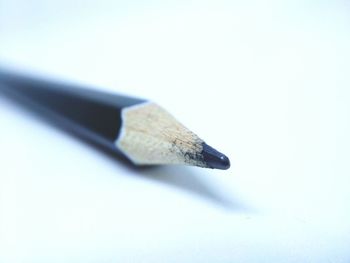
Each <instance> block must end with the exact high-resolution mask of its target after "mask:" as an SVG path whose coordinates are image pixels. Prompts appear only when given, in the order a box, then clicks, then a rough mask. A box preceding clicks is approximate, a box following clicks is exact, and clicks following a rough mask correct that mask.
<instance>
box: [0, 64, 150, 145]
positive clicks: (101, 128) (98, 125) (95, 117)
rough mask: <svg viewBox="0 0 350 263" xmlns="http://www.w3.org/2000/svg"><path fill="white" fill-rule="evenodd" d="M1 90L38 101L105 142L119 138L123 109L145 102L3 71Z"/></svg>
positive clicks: (0, 81)
mask: <svg viewBox="0 0 350 263" xmlns="http://www.w3.org/2000/svg"><path fill="white" fill-rule="evenodd" d="M0 90H2V91H5V92H7V93H11V94H13V95H15V96H20V97H22V98H24V99H26V100H27V101H30V102H31V103H33V104H36V105H37V106H39V107H40V108H41V110H42V111H48V112H49V113H53V114H54V115H56V116H58V117H60V119H61V120H64V121H65V122H66V124H67V123H68V124H69V123H70V124H71V125H72V126H74V127H77V128H79V129H78V132H79V131H80V132H83V133H85V134H89V135H90V137H94V138H96V140H99V141H102V142H103V143H104V144H113V143H114V141H115V140H116V138H117V137H118V134H119V130H120V127H121V110H122V109H123V108H124V107H127V106H132V105H135V104H139V103H142V102H143V100H140V99H134V98H130V97H126V96H120V95H113V94H107V93H102V92H97V91H93V90H89V89H83V88H79V87H76V86H73V85H68V84H61V83H55V82H52V81H47V80H40V79H35V78H31V77H27V76H22V75H17V74H13V73H7V72H1V71H0ZM43 113H44V112H43ZM94 138H90V139H94Z"/></svg>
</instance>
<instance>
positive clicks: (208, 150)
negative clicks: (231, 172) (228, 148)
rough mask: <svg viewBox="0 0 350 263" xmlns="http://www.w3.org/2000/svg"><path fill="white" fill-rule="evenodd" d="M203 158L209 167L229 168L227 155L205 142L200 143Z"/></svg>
mask: <svg viewBox="0 0 350 263" xmlns="http://www.w3.org/2000/svg"><path fill="white" fill-rule="evenodd" d="M202 146H203V150H202V155H203V160H204V162H205V163H206V164H207V165H208V167H209V168H215V169H221V170H227V169H228V168H230V160H229V159H228V157H227V156H226V155H224V154H222V153H221V152H218V151H217V150H215V149H214V148H213V147H211V146H209V145H208V144H206V143H205V142H203V144H202Z"/></svg>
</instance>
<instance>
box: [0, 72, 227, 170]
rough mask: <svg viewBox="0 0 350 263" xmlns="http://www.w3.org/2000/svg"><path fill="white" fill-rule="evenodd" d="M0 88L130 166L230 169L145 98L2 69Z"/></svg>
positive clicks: (166, 113) (221, 156) (212, 150)
mask: <svg viewBox="0 0 350 263" xmlns="http://www.w3.org/2000/svg"><path fill="white" fill-rule="evenodd" d="M0 90H1V91H2V92H3V93H5V94H7V95H11V97H12V98H16V99H17V100H18V101H21V102H22V104H23V102H26V103H30V104H31V105H34V106H36V107H37V108H39V110H40V112H41V113H43V114H49V115H50V118H53V119H55V120H56V121H58V122H60V123H62V124H65V125H66V126H69V128H70V129H72V130H74V132H75V133H77V134H79V135H80V136H83V137H84V138H87V139H89V140H91V141H93V142H94V143H96V144H98V145H99V146H102V147H103V148H106V149H108V150H111V151H112V152H113V153H115V154H118V155H122V156H124V157H126V158H127V159H128V160H129V161H131V162H132V163H133V164H134V165H163V164H164V165H165V164H183V165H192V166H198V167H205V168H216V169H223V170H224V169H228V168H229V167H230V161H229V159H228V158H227V157H226V156H225V155H224V154H222V153H220V152H218V151H217V150H215V149H214V148H212V147H211V146H209V145H208V144H206V143H205V142H204V141H203V140H202V139H200V138H199V137H198V136H197V135H196V134H194V133H193V132H191V131H190V130H189V129H187V128H186V127H185V126H184V125H182V124H181V123H180V122H179V121H177V120H176V119H175V118H174V117H173V116H172V115H171V114H169V113H168V112H167V111H166V110H165V109H163V108H162V107H160V106H159V105H157V104H156V103H153V102H151V101H148V100H144V99H138V98H132V97H128V96H125V95H117V94H110V93H105V92H99V91H96V90H93V89H90V88H86V87H79V86H77V85H72V84H67V83H64V82H57V81H54V80H47V79H41V78H38V77H33V76H31V75H26V74H21V73H14V72H10V71H0Z"/></svg>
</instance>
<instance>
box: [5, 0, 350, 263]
mask: <svg viewBox="0 0 350 263" xmlns="http://www.w3.org/2000/svg"><path fill="white" fill-rule="evenodd" d="M0 60H1V61H0V63H1V65H2V66H4V67H9V66H11V67H15V68H16V67H21V68H25V69H27V70H30V71H35V72H37V73H40V74H49V75H52V76H55V77H59V78H62V79H67V80H70V81H75V82H77V83H83V84H88V85H89V86H96V87H97V88H98V87H100V89H106V90H107V89H108V90H112V91H114V92H122V93H128V94H131V95H137V96H139V97H146V98H150V99H152V100H154V101H156V102H158V103H160V104H161V105H164V106H166V108H167V109H168V110H169V111H170V112H171V113H173V114H174V115H175V116H176V117H178V119H180V120H181V121H182V122H183V123H184V124H185V125H187V126H188V127H189V128H191V129H192V130H194V131H195V132H196V133H198V134H199V135H200V136H201V137H202V138H203V139H205V140H206V141H207V142H208V143H209V144H211V145H213V146H214V147H217V148H218V149H219V150H221V151H222V152H224V153H226V154H227V155H228V156H229V157H230V158H231V162H232V168H231V169H230V170H228V171H217V170H206V169H200V168H192V167H158V168H151V169H132V168H130V167H127V166H125V165H124V164H123V163H122V162H119V161H118V160H116V159H114V158H111V157H109V156H106V155H104V154H103V153H102V152H99V151H98V150H97V149H95V148H92V147H91V146H89V145H87V144H84V143H83V142H81V141H79V140H76V138H74V137H71V136H70V135H67V134H65V133H64V132H62V131H60V130H57V129H55V128H54V127H51V126H49V125H47V124H45V123H44V122H41V121H40V120H38V119H36V118H35V117H33V116H32V115H31V114H29V113H27V112H25V111H24V110H22V109H20V108H18V107H17V106H16V105H14V104H12V103H11V102H9V101H7V100H6V99H5V98H3V97H0V262H4V263H7V262H192V263H193V262H350V202H349V201H350V191H349V187H350V178H349V176H350V168H349V159H350V140H349V133H350V114H349V113H350V106H349V102H350V89H349V85H350V75H349V69H350V4H349V2H348V1H346V0H344V1H341V0H336V1H254V0H253V1H222V0H218V1H182V0H178V1H142V0H139V1H137V0H133V1H107V0H102V1H82V0H81V1H68V0H61V1H58V0H57V1H48V0H46V1H44V0H0Z"/></svg>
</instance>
